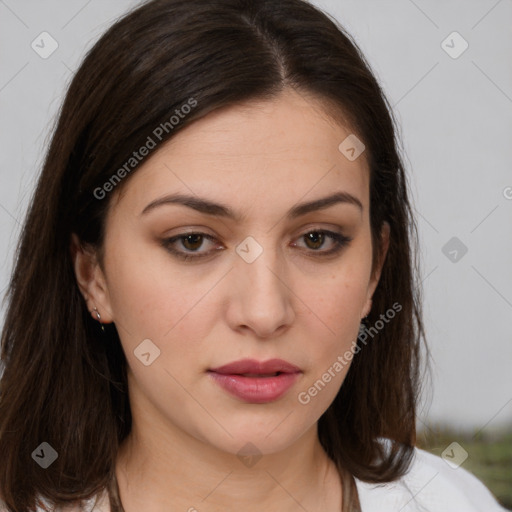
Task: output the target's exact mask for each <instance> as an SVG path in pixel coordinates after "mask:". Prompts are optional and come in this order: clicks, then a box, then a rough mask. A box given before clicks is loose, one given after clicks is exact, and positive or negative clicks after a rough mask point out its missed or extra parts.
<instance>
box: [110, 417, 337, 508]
mask: <svg viewBox="0 0 512 512" xmlns="http://www.w3.org/2000/svg"><path fill="white" fill-rule="evenodd" d="M143 418H144V415H141V416H137V415H136V416H134V418H133V423H132V431H131V433H130V435H129V436H128V437H127V438H126V439H125V441H124V442H123V444H122V445H121V447H120V450H119V455H118V460H117V464H116V476H117V481H118V486H119V494H120V498H121V501H122V503H123V507H124V510H125V512H135V511H139V510H144V511H145V512H163V511H166V512H168V511H170V510H172V511H174V510H183V511H188V512H197V511H200V512H203V511H209V510H211V511H213V510H223V511H231V510H233V511H234V510H240V509H242V510H245V511H247V512H256V511H261V510H265V511H267V512H273V511H276V512H277V511H278V510H279V511H280V512H287V511H292V510H293V511H296V510H298V507H299V508H302V509H304V510H307V511H308V512H316V511H320V510H321V511H322V512H331V511H332V512H334V511H336V512H339V511H340V510H341V482H340V479H339V475H338V472H337V469H336V467H335V465H334V463H333V462H332V461H331V460H330V459H329V458H328V456H327V454H326V453H325V451H324V450H323V448H322V446H321V444H320V442H319V440H318V435H317V428H316V423H315V425H314V426H313V427H312V428H310V429H309V430H308V431H307V432H306V433H305V434H304V435H303V436H302V437H301V438H300V439H298V440H296V441H295V442H294V443H293V444H291V445H290V446H289V447H288V448H286V449H285V450H283V451H281V452H279V453H274V454H270V455H264V456H262V457H261V459H259V460H257V461H254V460H253V461H247V460H245V463H244V461H242V460H241V459H240V458H239V457H238V456H237V455H233V454H230V453H226V452H224V451H221V450H218V449H216V448H215V447H213V446H211V445H208V444H205V443H204V442H202V441H200V440H198V439H196V438H194V437H192V436H190V435H188V434H187V433H186V432H183V431H182V430H179V429H176V428H166V429H165V430H164V429H163V428H160V429H158V428H155V425H154V423H152V422H151V420H150V419H146V420H144V419H143Z"/></svg>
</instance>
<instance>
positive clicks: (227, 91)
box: [0, 0, 424, 512]
mask: <svg viewBox="0 0 512 512" xmlns="http://www.w3.org/2000/svg"><path fill="white" fill-rule="evenodd" d="M285 88H294V89H295V90H297V91H299V92H304V93H308V94H313V95H314V96H315V97H318V98H319V99H320V100H321V101H323V104H324V105H325V108H326V111H327V112H328V114H329V115H331V116H332V117H333V118H335V119H336V120H337V121H338V122H339V123H341V124H343V125H345V126H349V127H350V129H351V130H352V132H353V133H355V134H357V136H358V138H360V139H361V140H362V141H363V142H364V144H365V146H366V155H367V158H368V163H369V168H370V225H371V226H370V227H371V233H372V248H373V257H374V265H375V262H376V258H377V254H378V252H379V249H380V247H381V239H380V230H381V227H382V224H383V222H384V221H387V222H388V223H389V225H390V245H389V250H388V254H387V257H386V260H385V263H384V266H383V269H382V274H381V278H380V281H379V284H378V286H377V288H376V290H375V293H374V295H373V307H372V311H371V312H370V314H369V316H368V324H369V325H371V326H373V325H374V324H375V323H376V322H378V321H379V318H380V315H381V314H383V313H384V312H385V311H387V310H388V309H389V308H390V307H391V305H392V304H395V303H397V304H399V305H400V306H401V310H400V312H399V313H398V314H397V318H396V319H395V320H393V321H390V322H389V323H388V324H387V325H386V326H385V328H383V329H381V330H379V331H378V333H377V334H372V339H371V341H370V342H369V343H367V344H365V345H364V346H363V344H362V343H359V345H358V346H359V348H360V351H359V352H358V353H357V354H355V355H354V359H353V362H352V366H351V367H350V370H349V372H348V374H347V377H346V379H345V381H344V383H343V385H342V387H341V389H340V391H339V393H338V395H337V396H336V398H335V400H334V401H333V403H332V404H331V405H330V407H329V408H328V409H327V411H326V412H325V413H324V414H323V415H322V417H321V418H320V420H319V422H318V435H319V438H320V441H321V444H322V446H323V447H324V449H325V451H326V453H327V454H328V455H329V457H331V459H332V460H333V461H334V462H335V463H336V465H337V467H338V470H339V472H340V475H341V476H342V482H343V496H344V498H343V510H344V511H347V510H359V508H360V506H359V503H358V497H357V492H356V482H355V480H354V478H359V479H361V480H363V481H367V482H386V481H391V480H394V479H397V478H399V477H400V476H402V475H403V474H405V472H406V471H407V470H408V467H409V465H410V462H411V459H412V454H413V450H414V445H415V418H416V405H417V399H418V398H417V397H418V393H419V391H420V389H419V387H420V382H421V368H420V361H421V359H420V352H421V346H422V344H421V340H422V339H424V332H423V324H422V318H421V300H420V295H421V290H420V284H421V283H420V282H419V281H418V280H417V279H416V278H417V270H418V263H417V260H416V255H415V253H414V251H413V243H417V228H416V225H415V221H414V217H413V215H412V209H411V205H410V203H409V199H408V184H407V180H406V174H405V170H404V165H403V162H402V160H401V156H400V151H399V138H398V136H397V128H396V121H395V119H394V117H393V114H392V110H391V107H390V105H389V103H388V101H387V99H386V98H385V95H384V94H383V92H382V90H381V88H380V87H379V84H378V83H377V80H376V79H375V77H374V76H373V74H372V72H371V69H370V66H369V65H368V63H367V62H366V60H365V59H364V57H363V55H362V53H361V51H360V49H359V48H358V46H357V44H356V43H355V41H354V40H353V39H352V38H351V37H350V36H349V35H348V34H347V33H346V32H345V31H344V29H343V28H342V27H341V26H340V25H339V24H338V23H337V22H336V21H335V20H334V19H332V18H331V17H330V16H329V15H327V14H325V13H323V12H321V11H320V10H318V9H317V8H315V7H313V6H312V5H310V4H309V3H307V2H306V1H303V0H280V1H279V2H276V1H275V0H188V1H187V2H183V1H182V0H153V1H149V2H146V3H144V4H142V5H141V6H140V7H138V8H136V9H135V10H133V11H132V12H130V13H128V14H126V15H125V16H124V17H122V18H121V19H120V20H118V21H117V22H116V23H115V24H114V25H113V26H112V27H111V28H110V29H109V30H108V31H107V32H106V33H105V34H104V35H103V36H102V37H101V38H100V39H99V41H98V42H97V43H96V44H95V45H94V46H93V47H92V49H91V50H90V51H89V52H88V53H87V55H86V57H85V59H84V61H83V63H82V64H81V66H80V68H79V69H78V71H77V72H76V75H75V76H74V78H73V80H72V82H71V84H70V86H69V88H68V91H67V94H66V97H65V100H64V102H63V105H62V108H61V110H60V112H59V117H58V122H57V124H56V127H55V129H54V131H53V136H52V139H51V143H50V145H49V148H48V152H47V154H46V158H45V161H44V165H43V168H42V172H41V174H40V177H39V180H38V182H37V186H36V188H35V191H34V193H33V196H32V198H31V202H30V206H29V208H28V212H27V215H26V218H25V220H24V225H23V230H22V233H21V236H20V240H19V243H18V246H17V249H16V258H15V262H14V270H13V273H12V275H11V279H10V283H9V287H8V293H7V295H6V300H7V302H8V307H7V310H6V319H5V325H4V326H3V330H2V337H1V343H2V347H1V360H2V365H3V367H4V372H3V375H2V377H1V380H0V454H1V459H2V460H1V464H0V496H1V497H2V499H3V500H4V501H5V503H6V505H7V507H9V510H11V511H15V512H20V511H23V512H25V511H26V510H29V509H31V508H34V506H35V504H36V498H37V497H43V498H44V499H46V500H48V501H49V502H51V503H54V504H56V505H65V504H69V503H71V502H75V501H78V500H82V499H87V498H91V497H92V496H94V495H95V494H96V493H98V492H100V491H102V490H105V489H107V490H108V489H110V490H111V492H110V494H109V495H110V499H111V505H112V510H113V512H114V511H115V510H122V505H121V504H120V503H118V499H116V498H115V485H114V483H115V473H114V468H115V461H116V456H117V452H118V448H119V445H120V444H121V442H122V441H123V439H124V438H125V437H126V436H127V435H128V434H129V433H130V429H131V412H130V404H129V400H128V393H127V379H126V359H125V356H124V353H123V350H122V347H121V343H120V339H119V336H118V333H117V331H116V328H115V325H113V324H111V325H106V326H105V328H106V333H102V332H101V330H99V328H98V323H97V322H95V321H94V320H93V319H92V318H91V316H90V314H89V312H88V310H87V307H86V304H85V301H84V299H83V297H82V295H81V293H80V291H79V288H78V284H77V281H76V277H75V274H74V268H73V263H72V257H71V254H70V242H71V235H72V233H76V234H77V236H78V237H79V239H80V241H81V242H82V243H84V244H90V245H91V246H93V247H95V248H97V249H98V251H99V254H100V261H101V254H102V253H101V251H102V247H103V241H104V227H105V217H106V213H107V211H108V208H109V207H110V206H111V200H110V197H111V196H112V195H111V196H109V195H108V194H106V193H105V190H106V187H105V186H104V184H105V183H107V182H109V180H111V179H112V176H113V175H114V174H115V173H116V172H117V176H118V177H119V176H120V174H121V173H120V172H118V170H119V169H121V168H123V166H125V167H124V169H125V171H126V169H127V168H126V162H128V161H130V158H131V157H132V155H133V152H134V151H135V150H137V149H138V148H140V147H141V146H143V145H145V144H146V143H147V141H148V136H152V139H153V141H155V142H156V143H157V145H161V144H163V143H165V142H166V141H167V140H169V139H171V138H172V137H173V136H174V134H176V133H178V132H179V131H180V130H182V129H183V128H185V127H186V126H188V125H189V124H190V123H192V122H194V121H196V120H198V119H201V118H202V117H204V116H205V115H207V114H208V113H209V112H212V111H214V110H216V109H219V108H222V107H225V106H230V105H236V104H238V103H240V102H242V101H248V100H252V99H259V100H261V99H268V100H271V99H273V98H275V97H277V96H278V95H279V93H280V92H282V91H283V90H284V89H285ZM191 99H193V100H191ZM193 102H195V103H193ZM186 104H188V105H189V106H190V105H193V108H192V107H191V108H189V109H187V112H188V113H187V115H186V116H182V118H180V120H179V123H176V124H174V123H173V122H172V121H170V119H171V117H172V116H173V115H177V114H176V111H177V110H179V111H181V109H182V107H183V106H184V105H186ZM157 127H160V130H159V131H156V132H155V129H156V128H157ZM162 127H164V128H165V129H164V128H162ZM156 134H158V136H157V135H156ZM340 142H341V141H340ZM135 172H137V165H134V166H133V169H130V170H129V172H125V173H124V174H126V176H125V175H124V174H123V180H122V182H121V183H119V184H117V188H118V189H120V188H122V187H123V186H125V185H126V183H127V182H129V180H130V177H131V175H133V174H134V173H135ZM110 183H112V182H111V181H110ZM103 195H105V197H103ZM375 330H377V329H375ZM360 341H361V340H360ZM381 438H385V439H387V440H388V442H387V443H385V444H383V443H381V442H379V440H380V439H381ZM41 443H48V444H49V445H50V446H51V447H52V448H53V449H54V450H55V451H56V452H57V454H58V456H57V458H56V460H55V461H54V462H53V463H52V464H51V465H50V466H49V467H48V468H46V469H43V468H42V467H41V466H40V465H39V464H36V462H35V460H36V459H35V457H34V451H36V453H37V449H39V450H40V449H41V448H40V445H41ZM43 446H46V445H43Z"/></svg>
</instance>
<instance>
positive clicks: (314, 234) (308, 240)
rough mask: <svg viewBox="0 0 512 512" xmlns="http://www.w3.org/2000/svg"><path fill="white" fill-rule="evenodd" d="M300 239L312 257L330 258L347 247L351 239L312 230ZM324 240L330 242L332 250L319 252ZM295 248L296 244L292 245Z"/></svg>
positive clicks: (329, 232)
mask: <svg viewBox="0 0 512 512" xmlns="http://www.w3.org/2000/svg"><path fill="white" fill-rule="evenodd" d="M301 238H302V239H303V240H304V242H305V244H306V247H307V248H309V249H312V251H309V252H312V253H313V256H321V257H323V256H332V255H336V254H338V253H339V252H340V251H341V250H342V249H343V248H344V247H345V246H346V245H348V244H349V243H350V242H351V241H352V238H350V237H348V236H345V235H342V234H341V233H335V232H334V231H327V230H321V229H318V230H313V231H308V232H307V233H304V234H303V235H302V236H301ZM326 240H331V246H332V248H331V249H329V250H324V251H319V249H321V248H322V247H323V246H324V245H325V241H326ZM292 245H293V246H297V244H292Z"/></svg>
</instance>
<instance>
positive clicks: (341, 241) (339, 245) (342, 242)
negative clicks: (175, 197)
mask: <svg viewBox="0 0 512 512" xmlns="http://www.w3.org/2000/svg"><path fill="white" fill-rule="evenodd" d="M310 233H318V234H323V235H327V237H329V238H331V240H333V241H334V242H335V243H336V246H335V247H334V248H333V249H331V250H329V251H319V250H314V249H309V250H308V249H303V250H305V251H306V252H313V253H317V254H314V255H315V256H318V257H321V258H324V257H328V256H334V255H336V254H338V253H339V252H341V250H342V249H343V248H344V247H345V246H347V245H348V244H349V243H350V242H351V241H352V238H351V237H348V236H345V235H342V234H341V233H336V232H334V231H328V230H325V229H323V230H321V229H318V230H315V229H313V230H310V231H307V232H305V233H304V234H302V235H301V236H300V237H299V238H301V237H304V236H306V235H308V234H310ZM191 235H199V236H201V237H203V238H206V239H207V240H212V241H214V240H216V238H215V237H213V236H211V235H208V234H207V233H201V232H194V231H192V232H190V233H182V234H181V235H177V236H173V237H171V238H166V239H164V240H162V245H163V247H164V248H165V249H166V250H168V251H169V252H170V253H172V254H173V255H174V256H176V257H178V258H179V259H181V260H183V261H190V260H199V259H202V258H206V257H208V256H210V255H211V254H212V253H213V252H215V249H213V250H211V251H209V252H207V253H200V254H199V255H196V254H194V255H192V253H188V254H187V253H183V252H180V251H177V250H175V249H172V248H171V247H170V246H171V245H172V244H174V243H175V242H177V241H178V240H182V239H184V238H186V237H187V236H191Z"/></svg>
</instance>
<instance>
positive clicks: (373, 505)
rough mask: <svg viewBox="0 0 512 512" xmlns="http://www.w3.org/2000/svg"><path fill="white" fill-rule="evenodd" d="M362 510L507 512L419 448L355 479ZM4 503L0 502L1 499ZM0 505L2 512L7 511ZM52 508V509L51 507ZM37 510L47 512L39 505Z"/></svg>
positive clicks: (89, 511)
mask: <svg viewBox="0 0 512 512" xmlns="http://www.w3.org/2000/svg"><path fill="white" fill-rule="evenodd" d="M356 485H357V490H358V493H359V500H360V502H361V510H362V512H506V511H507V509H505V508H503V507H502V506H500V505H499V504H498V502H497V501H496V499H495V498H494V497H493V495H492V494H491V493H490V491H489V490H488V489H487V487H485V485H484V484H483V483H482V482H481V481H480V480H478V478H476V477H475V476H474V475H473V474H471V473H470V472H469V471H467V470H466V469H464V468H463V467H462V466H459V467H458V468H455V469H454V468H452V467H451V466H449V465H448V464H447V463H446V462H445V461H444V460H443V459H442V458H441V457H438V456H437V455H433V454H431V453H428V452H426V451H424V450H421V449H419V448H415V449H414V459H413V462H412V463H411V466H410V467H409V471H408V472H407V473H406V474H405V475H404V476H403V477H402V478H400V479H399V480H397V481H395V482H390V483H386V484H369V483H366V482H362V481H360V480H358V479H357V478H356ZM94 501H95V498H94V497H93V498H91V499H89V500H87V501H84V503H83V506H82V508H77V507H74V508H72V507H69V508H66V509H60V510H63V511H64V510H65V511H69V512H110V506H109V500H108V496H107V493H106V492H103V493H102V494H101V495H100V496H98V500H97V502H96V505H95V504H94ZM0 503H1V502H0ZM4 510H5V509H4V508H2V507H1V506H0V512H4ZM48 510H52V509H48ZM37 512H47V511H45V509H44V508H40V507H38V508H37Z"/></svg>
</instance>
